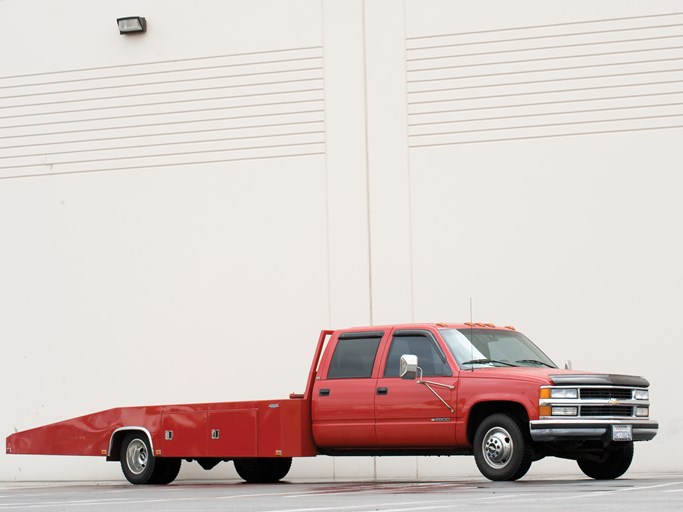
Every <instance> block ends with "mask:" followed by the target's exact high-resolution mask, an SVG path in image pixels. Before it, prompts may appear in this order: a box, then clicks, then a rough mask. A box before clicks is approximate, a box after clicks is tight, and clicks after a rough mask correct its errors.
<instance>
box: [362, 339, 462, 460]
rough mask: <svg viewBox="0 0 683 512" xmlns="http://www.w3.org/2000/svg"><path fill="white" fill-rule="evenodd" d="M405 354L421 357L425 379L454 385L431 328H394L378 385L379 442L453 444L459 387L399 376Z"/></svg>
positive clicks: (415, 445)
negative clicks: (427, 384) (422, 381)
mask: <svg viewBox="0 0 683 512" xmlns="http://www.w3.org/2000/svg"><path fill="white" fill-rule="evenodd" d="M404 354H413V355H416V356H417V357H418V366H419V367H420V368H421V369H422V377H423V379H424V380H425V381H431V382H436V383H440V384H444V385H446V386H451V387H453V388H455V384H456V380H457V378H456V376H455V373H454V369H453V368H452V367H451V366H452V364H451V363H449V361H448V359H447V357H446V353H445V352H444V350H443V348H442V347H441V346H440V345H439V343H438V341H437V338H436V337H435V336H434V334H433V333H431V332H430V331H428V330H410V331H408V330H403V331H394V333H393V335H392V338H391V343H390V345H389V348H388V350H387V351H386V356H385V361H384V362H383V364H382V365H381V372H382V373H381V376H380V377H379V378H378V380H377V382H376V389H375V422H376V423H375V424H376V428H375V430H376V433H377V443H378V446H381V447H384V448H426V449H430V448H432V449H440V448H452V447H453V446H455V419H456V416H455V412H452V411H451V410H450V409H449V407H450V408H451V409H453V410H455V408H456V407H455V404H456V398H457V395H456V390H455V389H448V388H446V387H441V386H436V385H432V389H433V390H434V392H436V393H437V394H438V395H439V396H440V397H441V398H442V399H443V401H444V402H445V404H444V402H442V401H441V400H440V399H439V398H438V397H437V396H436V395H435V394H434V393H432V392H431V391H430V390H429V389H428V388H427V386H426V385H425V384H419V383H418V382H417V379H415V380H413V379H409V380H406V379H402V378H400V377H399V361H400V359H401V356H402V355H404Z"/></svg>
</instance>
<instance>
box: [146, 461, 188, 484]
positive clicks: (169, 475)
mask: <svg viewBox="0 0 683 512" xmlns="http://www.w3.org/2000/svg"><path fill="white" fill-rule="evenodd" d="M181 462H182V461H181V459H175V458H157V459H156V463H155V466H154V474H153V475H152V479H151V480H150V482H149V483H150V484H156V485H166V484H170V483H171V482H173V480H175V479H176V477H177V476H178V473H180V464H181Z"/></svg>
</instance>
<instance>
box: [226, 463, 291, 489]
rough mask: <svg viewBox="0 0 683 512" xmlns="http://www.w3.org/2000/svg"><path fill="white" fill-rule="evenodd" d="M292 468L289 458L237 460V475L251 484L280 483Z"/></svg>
mask: <svg viewBox="0 0 683 512" xmlns="http://www.w3.org/2000/svg"><path fill="white" fill-rule="evenodd" d="M290 467H292V459H291V458H289V457H283V458H259V459H236V460H235V470H236V471H237V474H238V475H239V476H241V477H242V478H243V479H244V480H245V481H246V482H247V483H250V484H256V483H260V484H263V483H275V482H279V481H280V480H282V479H283V478H284V477H285V476H286V475H287V473H289V468H290Z"/></svg>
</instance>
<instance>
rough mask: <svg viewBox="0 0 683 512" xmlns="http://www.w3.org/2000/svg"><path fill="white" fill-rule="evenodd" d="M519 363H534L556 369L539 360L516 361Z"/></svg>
mask: <svg viewBox="0 0 683 512" xmlns="http://www.w3.org/2000/svg"><path fill="white" fill-rule="evenodd" d="M516 362H517V363H533V364H540V365H541V366H547V367H548V368H555V367H554V366H553V365H551V364H548V363H544V362H543V361H539V360H538V359H520V360H519V361H516Z"/></svg>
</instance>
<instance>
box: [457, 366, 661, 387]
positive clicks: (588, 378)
mask: <svg viewBox="0 0 683 512" xmlns="http://www.w3.org/2000/svg"><path fill="white" fill-rule="evenodd" d="M465 374H473V375H472V377H475V378H504V379H514V380H527V381H533V382H538V383H539V384H555V385H557V386H578V385H583V386H631V387H641V388H647V387H649V386H650V383H649V382H648V381H647V379H645V378H643V377H638V376H635V375H615V374H608V373H595V372H582V371H577V370H561V369H559V368H534V367H529V366H516V367H497V368H477V369H475V370H474V371H468V370H463V371H461V372H460V375H461V376H463V375H465Z"/></svg>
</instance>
